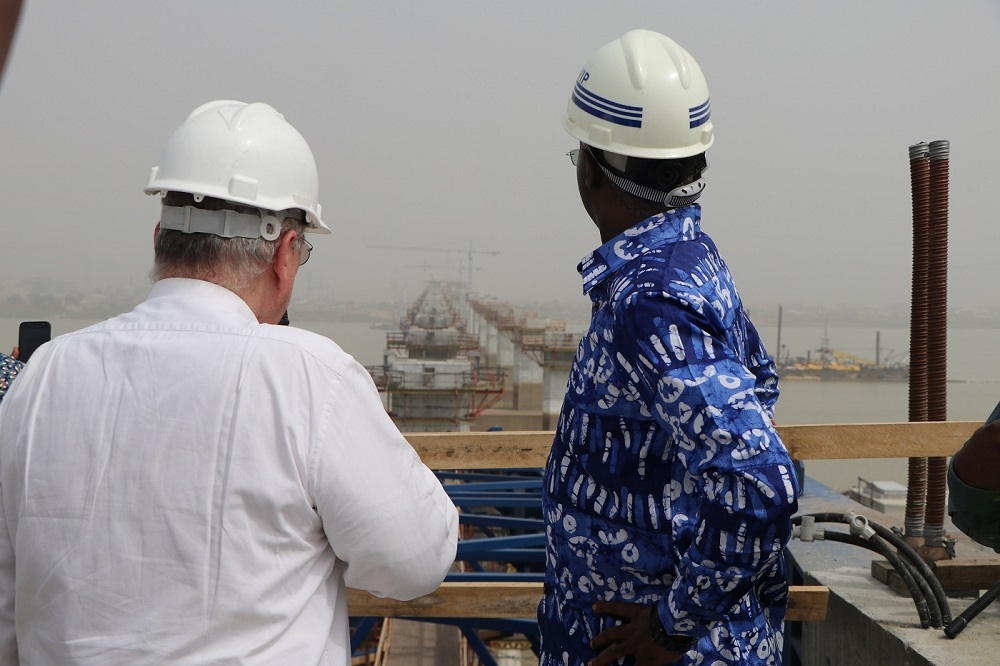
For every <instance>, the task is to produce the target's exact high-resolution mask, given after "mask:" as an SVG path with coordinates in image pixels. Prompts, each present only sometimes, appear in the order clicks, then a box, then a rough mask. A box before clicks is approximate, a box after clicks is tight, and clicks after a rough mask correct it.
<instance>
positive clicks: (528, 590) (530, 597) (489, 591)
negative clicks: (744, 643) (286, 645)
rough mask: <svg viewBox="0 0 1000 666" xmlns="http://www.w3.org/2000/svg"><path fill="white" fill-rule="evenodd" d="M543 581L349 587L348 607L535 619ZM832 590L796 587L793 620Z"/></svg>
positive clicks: (372, 613)
mask: <svg viewBox="0 0 1000 666" xmlns="http://www.w3.org/2000/svg"><path fill="white" fill-rule="evenodd" d="M541 597H542V584H541V583H443V584H442V585H441V587H439V588H438V589H437V591H436V592H434V593H432V594H428V595H426V596H423V597H420V598H419V599H414V600H413V601H395V600H393V599H380V598H378V597H374V596H372V595H371V594H369V593H367V592H362V591H361V590H354V589H348V590H347V607H348V610H349V612H350V614H351V615H353V616H357V617H457V618H470V617H471V618H479V617H482V618H534V617H536V613H537V611H538V600H539V599H541ZM829 597H830V590H829V588H827V587H824V586H820V585H809V586H794V585H793V586H792V587H791V588H790V590H789V596H788V614H787V615H786V617H785V619H787V620H789V621H792V622H814V621H822V620H825V619H826V609H827V603H828V601H829Z"/></svg>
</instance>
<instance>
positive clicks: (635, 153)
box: [538, 30, 798, 666]
mask: <svg viewBox="0 0 1000 666" xmlns="http://www.w3.org/2000/svg"><path fill="white" fill-rule="evenodd" d="M709 109H710V107H709V97H708V88H707V85H706V83H705V80H704V77H703V75H702V73H701V70H700V69H699V68H698V65H697V63H695V61H694V59H693V58H692V57H691V56H690V54H688V53H687V52H686V51H684V50H683V49H682V48H681V47H680V46H678V45H677V44H675V43H674V42H673V41H671V40H670V39H668V38H666V37H664V36H663V35H660V34H657V33H653V32H648V31H641V30H637V31H633V32H630V33H627V34H626V35H624V36H622V37H621V38H620V39H618V40H615V41H613V42H611V43H609V44H607V45H606V46H604V47H603V48H602V49H600V50H598V51H597V52H596V53H595V54H594V56H593V57H592V58H591V60H590V61H589V62H588V63H587V65H586V67H585V68H584V70H583V71H582V72H581V74H580V77H579V78H578V79H577V83H576V86H575V87H574V90H573V94H572V97H571V99H570V102H569V104H568V112H567V117H566V120H565V127H566V129H567V130H568V131H569V133H570V134H571V135H573V136H574V137H576V138H577V139H578V140H579V141H580V149H579V150H574V151H571V153H570V157H571V159H572V160H573V163H574V164H575V165H576V167H577V183H578V186H579V190H580V197H581V200H582V202H583V205H584V207H585V208H586V210H587V213H588V214H589V215H590V217H591V218H592V219H593V221H594V223H595V224H596V225H597V227H598V229H599V230H600V234H601V241H602V243H603V245H601V247H599V248H598V249H597V250H595V251H594V252H592V253H591V254H590V255H589V256H587V257H586V258H584V260H583V261H582V262H581V263H580V266H579V271H580V273H581V275H582V276H583V288H584V292H585V293H586V294H588V295H589V296H590V298H591V300H592V301H593V309H592V312H593V315H592V320H591V325H590V330H589V331H588V332H587V333H586V335H585V336H584V338H583V340H582V341H581V343H580V346H579V349H578V351H577V355H576V358H575V361H574V365H573V368H572V370H571V373H570V377H569V384H568V389H567V392H566V398H565V401H564V403H563V407H562V413H561V414H560V417H559V423H558V427H557V431H556V436H555V441H554V442H553V445H552V452H551V454H550V456H549V460H548V464H547V467H546V470H545V481H544V496H543V512H544V515H545V520H546V526H547V567H546V584H545V593H544V595H543V598H542V601H541V604H540V605H539V609H538V620H539V625H540V630H541V638H542V646H541V666H555V665H557V664H558V665H559V666H573V665H579V664H588V665H590V666H604V665H606V664H636V665H638V666H653V665H659V664H666V663H674V662H682V663H686V664H704V665H709V664H711V665H713V666H714V665H717V664H777V663H780V660H781V647H782V634H781V631H782V622H783V618H784V611H785V606H786V602H787V593H788V583H787V578H786V575H785V570H784V565H783V561H782V551H783V549H784V546H785V544H786V542H787V541H788V539H789V537H790V535H791V523H790V518H791V516H792V514H793V513H794V512H795V510H796V499H795V498H796V496H797V494H798V483H797V481H796V479H795V475H794V472H793V467H792V461H791V460H790V458H789V456H788V453H787V451H786V450H785V447H784V445H783V444H782V442H781V440H780V438H779V437H778V435H777V433H776V432H775V430H774V427H773V423H772V410H773V407H774V403H775V401H776V400H777V397H778V385H777V376H776V374H775V367H774V362H773V361H772V359H771V358H770V357H769V356H768V354H767V352H766V351H765V349H764V346H763V344H762V343H761V340H760V337H759V336H758V334H757V331H756V329H755V328H754V326H753V324H752V323H751V322H750V319H749V317H748V316H747V313H746V311H745V310H744V309H743V305H742V303H741V301H740V298H739V295H738V294H737V292H736V288H735V285H734V284H733V280H732V276H731V275H730V273H729V269H728V268H727V267H726V264H725V263H724V262H723V260H722V258H721V257H720V256H719V252H718V250H717V248H716V247H715V244H714V243H713V242H712V240H711V239H710V238H709V237H708V236H707V235H706V234H704V233H703V232H702V231H701V208H700V206H698V205H696V204H694V201H695V200H696V199H697V198H698V196H699V195H700V194H701V191H702V190H703V189H704V180H703V178H702V172H703V171H704V170H705V169H706V168H707V162H706V160H705V151H706V150H707V149H708V147H709V146H710V145H711V143H712V139H713V136H712V124H711V122H710V120H709V118H710V110H709Z"/></svg>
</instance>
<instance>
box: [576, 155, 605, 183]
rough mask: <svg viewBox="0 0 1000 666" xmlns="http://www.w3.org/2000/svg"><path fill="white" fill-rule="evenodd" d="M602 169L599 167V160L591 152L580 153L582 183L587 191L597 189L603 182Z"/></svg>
mask: <svg viewBox="0 0 1000 666" xmlns="http://www.w3.org/2000/svg"><path fill="white" fill-rule="evenodd" d="M603 175H604V174H602V173H601V170H600V168H599V167H598V166H597V158H596V157H594V156H593V155H592V154H591V153H590V151H589V150H581V151H580V183H581V184H583V185H584V186H585V187H587V189H591V190H592V189H595V188H596V187H597V186H598V184H599V183H600V181H601V177H602V176H603Z"/></svg>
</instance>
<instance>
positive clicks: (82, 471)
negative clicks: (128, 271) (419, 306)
mask: <svg viewBox="0 0 1000 666" xmlns="http://www.w3.org/2000/svg"><path fill="white" fill-rule="evenodd" d="M0 484H2V486H0V490H2V493H0V501H2V511H0V520H2V521H3V524H2V525H0V664H8V663H17V655H18V654H19V656H20V659H21V662H22V663H25V664H101V665H102V666H106V665H109V664H129V665H135V664H164V663H185V664H187V663H191V664H194V663H197V664H209V663H211V664H293V665H296V666H298V665H300V664H325V665H336V666H342V665H345V664H347V663H349V661H350V654H349V653H350V644H349V641H348V611H347V606H346V599H345V593H344V586H345V584H346V585H348V586H350V587H356V588H361V589H365V590H369V591H371V592H372V593H374V594H376V595H378V596H388V597H394V598H397V599H410V598H414V597H417V596H420V595H422V594H427V593H429V592H431V591H433V590H435V589H436V588H437V586H438V585H439V584H440V583H441V581H442V579H443V578H444V576H445V573H446V572H447V571H448V569H449V567H450V565H451V564H452V562H453V560H454V557H455V548H456V540H457V524H458V516H457V512H456V510H455V507H454V505H453V504H452V503H451V501H450V500H449V499H448V497H447V495H446V494H445V492H444V490H443V488H442V487H441V484H440V483H439V482H438V481H437V479H436V478H435V476H434V475H433V474H432V473H431V471H430V470H428V469H427V468H426V467H425V466H424V465H423V464H422V463H421V462H420V459H419V458H418V457H417V455H416V453H415V452H414V451H413V449H412V448H411V447H410V446H409V445H408V444H407V442H406V440H405V439H404V438H403V437H402V435H400V434H399V432H398V430H397V429H396V428H395V426H394V425H393V423H392V421H391V420H390V418H389V417H388V415H387V414H386V413H385V411H384V408H383V406H382V403H381V401H380V399H379V396H378V392H377V391H376V389H375V386H374V384H373V382H372V380H371V378H370V377H369V375H368V373H367V372H366V371H365V369H364V368H363V367H362V366H361V365H359V364H358V363H357V362H356V361H355V360H354V359H353V358H352V357H351V356H349V355H348V354H347V353H345V352H344V351H342V350H341V349H340V347H338V346H337V345H336V344H334V343H333V342H331V341H330V340H328V339H326V338H324V337H321V336H318V335H315V334H313V333H309V332H307V331H303V330H301V329H297V328H291V327H285V326H271V325H262V324H258V323H257V320H256V318H255V317H254V315H253V313H252V312H251V311H250V309H249V307H248V306H247V305H246V304H245V303H244V302H243V301H242V300H241V299H240V298H239V297H238V296H236V295H235V294H233V293H232V292H230V291H228V290H226V289H224V288H222V287H219V286H217V285H214V284H211V283H207V282H201V281H197V280H186V279H167V280H161V281H160V282H158V283H156V284H155V285H154V287H153V290H152V292H151V294H150V296H149V298H148V300H146V301H145V302H144V303H142V304H141V305H139V306H138V307H137V308H136V309H135V310H133V311H132V312H130V313H128V314H124V315H121V316H118V317H115V318H113V319H110V320H108V321H106V322H103V323H100V324H97V325H95V326H92V327H90V328H87V329H84V330H82V331H79V332H76V333H71V334H68V335H64V336H61V337H59V338H57V339H56V340H54V341H52V342H51V343H49V344H47V345H45V346H44V347H42V348H41V349H39V351H38V352H36V354H35V355H34V356H33V357H32V359H31V363H30V365H28V366H27V367H26V368H25V370H24V371H23V372H22V374H21V376H20V377H18V380H17V382H14V385H13V388H12V389H11V391H10V392H9V393H8V395H7V398H6V400H5V401H4V403H3V405H2V409H0ZM15 619H16V636H15V631H14V622H15Z"/></svg>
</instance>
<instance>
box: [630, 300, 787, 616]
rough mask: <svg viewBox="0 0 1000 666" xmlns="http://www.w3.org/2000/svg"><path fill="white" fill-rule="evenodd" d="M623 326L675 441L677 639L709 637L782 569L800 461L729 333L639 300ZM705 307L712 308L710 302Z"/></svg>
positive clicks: (671, 305) (668, 611) (649, 395)
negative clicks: (714, 626) (781, 434)
mask: <svg viewBox="0 0 1000 666" xmlns="http://www.w3.org/2000/svg"><path fill="white" fill-rule="evenodd" d="M627 307H628V311H627V313H625V316H622V317H621V318H620V321H619V322H618V323H617V324H616V326H617V327H620V328H621V330H620V331H618V332H616V334H615V337H616V339H620V338H619V336H625V339H630V340H633V341H634V347H632V350H633V354H634V357H633V358H626V357H624V356H623V355H620V356H619V359H618V362H619V364H620V365H622V366H623V367H624V368H625V370H626V371H627V372H628V373H629V375H630V376H631V378H632V381H633V383H634V385H635V386H636V387H637V390H638V391H639V393H640V396H639V397H640V399H642V400H643V402H644V403H645V404H646V405H647V406H648V408H649V411H650V413H651V417H652V418H654V419H655V420H657V421H658V422H659V423H660V424H661V425H662V426H663V427H664V428H665V429H666V430H667V432H669V433H670V434H671V435H672V438H673V444H672V447H670V449H669V451H670V453H669V454H668V455H669V458H668V460H667V462H668V465H669V470H670V480H669V484H670V490H669V492H670V495H671V497H672V498H673V497H674V495H675V494H676V495H678V496H679V497H680V496H683V498H682V499H681V500H679V501H675V502H674V504H675V506H677V507H683V510H682V511H680V512H678V511H677V510H675V511H674V512H673V516H672V524H671V527H670V530H671V537H672V539H671V542H672V544H673V548H674V559H675V561H676V562H677V563H678V564H677V571H676V577H675V579H674V581H673V583H672V585H671V588H670V591H669V593H668V595H667V597H666V598H665V599H664V600H662V601H661V603H660V606H659V612H660V617H661V620H662V622H663V625H664V628H665V629H666V631H667V633H671V634H685V635H690V636H701V635H704V634H706V633H707V632H708V625H709V624H710V623H712V622H714V621H718V620H719V619H721V618H722V616H723V615H725V614H726V613H727V612H728V611H729V609H730V608H731V607H733V606H735V605H736V604H738V603H739V602H740V600H741V599H742V598H743V597H744V596H745V595H746V594H747V592H749V591H750V589H751V588H752V587H753V586H754V584H755V582H756V581H757V580H758V579H759V578H760V577H761V576H764V575H765V574H767V573H768V572H769V571H772V570H773V568H774V565H775V563H776V562H777V560H778V558H779V557H780V556H781V552H782V550H783V548H784V546H785V544H786V543H787V541H788V539H789V537H790V535H791V530H792V526H791V520H790V518H791V516H792V514H793V513H794V512H795V511H796V509H797V503H796V496H797V494H798V488H797V482H796V480H795V475H794V473H793V471H792V463H791V460H790V458H789V456H788V453H787V451H786V450H785V447H784V444H782V442H781V439H780V438H779V436H778V434H777V432H776V431H775V430H774V427H773V424H772V422H771V416H770V409H769V406H764V405H762V403H761V401H760V399H759V396H758V390H759V387H758V381H759V380H758V377H757V376H756V375H755V374H754V373H753V372H751V371H750V370H749V369H748V368H747V367H746V366H745V365H744V364H743V362H741V360H740V358H739V356H738V355H737V352H736V351H735V350H734V349H732V348H731V347H730V346H729V344H727V342H726V336H725V334H724V332H723V331H722V330H719V328H718V326H714V327H713V326H712V325H711V324H710V319H709V318H708V317H705V316H702V315H701V314H699V313H698V312H697V311H695V310H694V308H693V307H692V306H689V305H688V304H686V303H684V302H682V301H679V300H677V299H675V298H673V297H669V296H656V297H650V296H645V297H639V298H637V299H634V300H633V301H632V302H631V303H630V305H629V306H627ZM705 307H708V306H707V304H706V306H705Z"/></svg>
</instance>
